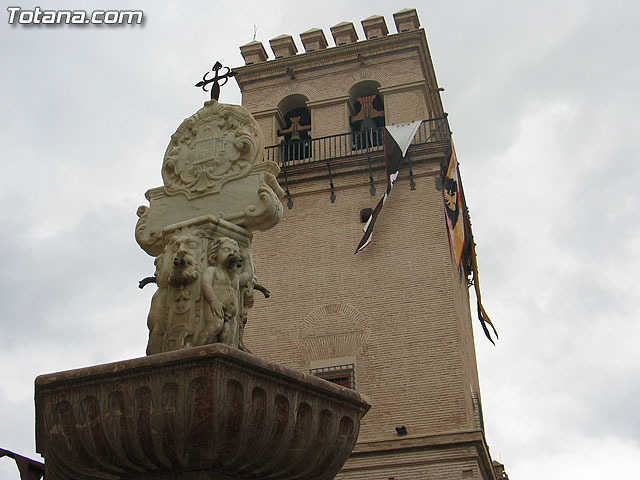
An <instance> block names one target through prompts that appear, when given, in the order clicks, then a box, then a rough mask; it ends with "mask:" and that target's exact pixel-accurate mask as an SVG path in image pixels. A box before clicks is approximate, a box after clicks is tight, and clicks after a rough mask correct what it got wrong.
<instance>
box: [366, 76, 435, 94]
mask: <svg viewBox="0 0 640 480" xmlns="http://www.w3.org/2000/svg"><path fill="white" fill-rule="evenodd" d="M416 88H422V89H423V90H424V91H425V92H426V90H427V82H426V81H425V80H418V81H417V82H410V83H402V84H400V85H391V86H389V87H380V88H379V89H378V90H379V91H380V93H382V94H383V95H384V94H385V93H391V92H402V91H405V90H414V89H416Z"/></svg>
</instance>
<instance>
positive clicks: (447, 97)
mask: <svg viewBox="0 0 640 480" xmlns="http://www.w3.org/2000/svg"><path fill="white" fill-rule="evenodd" d="M3 5H4V7H5V8H4V9H3V12H4V13H3V12H0V18H1V16H2V15H5V17H4V20H0V25H1V26H0V52H1V55H2V64H1V65H2V66H1V67H0V68H1V74H0V118H1V121H2V123H1V128H0V162H1V170H0V202H1V203H0V205H1V208H0V228H1V231H2V235H1V236H0V252H1V253H0V265H1V266H2V268H1V270H0V332H1V333H0V367H1V368H0V372H1V373H0V448H6V449H9V450H13V451H16V452H18V453H20V454H22V455H25V456H29V457H32V458H39V457H38V456H37V454H36V453H35V445H34V406H33V381H34V379H35V377H36V376H37V375H39V374H42V373H50V372H54V371H60V370H67V369H70V368H77V367H83V366H89V365H94V364H97V363H104V362H110V361H116V360H122V359H127V358H133V357H138V356H141V355H143V354H144V349H145V346H146V341H147V328H146V315H147V311H148V307H149V301H150V297H151V295H152V294H153V291H154V289H153V288H151V287H147V288H146V289H144V290H143V291H140V290H139V289H138V288H137V282H138V280H139V279H141V278H142V277H145V276H147V275H150V274H152V273H153V261H152V258H151V257H149V256H148V255H146V254H145V253H144V252H143V251H142V250H141V249H140V248H139V247H138V245H137V244H136V242H135V240H134V235H133V232H134V225H135V222H136V220H137V217H136V214H135V212H136V209H137V207H138V206H139V205H143V204H146V200H145V198H144V196H143V195H144V192H145V191H146V190H147V189H149V188H151V187H156V186H159V185H161V184H162V181H161V177H160V167H161V163H162V157H163V154H164V151H165V149H166V146H167V144H168V142H169V138H170V135H171V134H172V133H173V132H174V131H175V129H176V128H177V126H178V125H179V124H180V122H181V121H182V120H183V119H184V118H186V117H188V116H190V115H191V114H193V113H194V112H195V111H196V110H198V109H199V108H200V107H201V105H202V102H203V101H204V100H205V99H206V97H205V96H204V94H203V93H202V92H201V91H200V90H198V89H196V88H194V87H193V85H194V84H195V82H197V81H198V80H200V79H201V78H202V75H203V73H204V72H205V71H206V70H207V69H209V68H210V67H211V65H212V64H213V62H214V61H215V60H220V61H222V62H223V63H224V64H225V65H231V66H238V65H242V64H243V60H242V57H241V56H240V52H239V49H238V47H239V46H240V45H242V44H245V43H247V42H249V41H251V40H252V37H253V29H254V24H255V25H256V27H257V37H256V38H257V40H260V41H262V42H263V43H264V44H265V46H266V48H267V50H268V51H269V54H270V56H271V57H272V56H273V55H272V53H271V52H270V50H269V48H268V40H269V39H271V38H274V37H276V36H278V35H280V34H282V33H288V34H291V35H293V36H294V39H295V40H296V43H297V44H298V49H299V50H301V51H302V50H303V49H302V46H301V43H300V39H299V37H298V34H299V33H301V32H303V31H305V30H308V29H309V28H312V27H319V28H323V29H324V31H325V35H326V36H327V39H328V40H329V42H330V44H332V43H333V42H332V40H331V35H330V31H329V28H330V27H331V26H333V25H335V24H337V23H339V22H342V21H350V22H353V23H354V24H355V25H356V30H357V31H358V32H359V35H360V38H363V37H364V35H363V33H362V27H361V25H360V21H361V20H362V19H364V18H366V17H369V16H370V15H373V14H380V15H384V16H385V18H386V21H387V25H388V26H389V29H390V30H391V32H392V33H395V25H394V23H393V17H392V14H393V13H394V12H396V11H398V10H400V9H402V8H406V7H415V8H417V10H418V15H419V17H420V21H421V25H422V27H424V28H425V30H426V32H427V39H428V41H429V45H430V49H431V54H432V57H433V62H434V66H435V70H436V75H437V78H438V81H439V84H440V85H441V86H442V87H444V88H445V91H444V92H443V94H442V95H443V103H444V107H445V110H446V111H447V112H448V113H449V115H450V117H449V118H450V123H451V128H452V130H453V132H454V137H455V141H456V149H457V152H458V157H459V161H460V169H461V173H462V178H463V181H464V186H465V193H466V196H467V200H468V204H469V209H470V212H471V216H472V221H473V228H474V233H475V239H476V243H477V244H478V246H477V251H478V257H479V267H480V278H481V283H482V291H483V300H484V304H485V308H486V309H487V311H488V313H489V315H490V316H491V318H492V320H493V322H494V324H495V325H496V327H497V329H498V331H499V333H500V340H499V341H498V343H497V346H496V347H493V346H492V345H491V344H490V343H489V342H488V341H486V340H485V339H484V338H483V335H482V332H481V331H480V330H479V329H478V328H477V327H478V325H477V320H476V319H475V318H474V329H475V336H476V349H477V355H478V368H479V375H480V382H481V388H482V399H483V408H484V416H485V424H486V436H487V441H488V443H489V446H490V448H491V453H492V455H493V458H494V459H496V460H499V461H501V462H503V463H504V464H505V465H506V468H507V472H508V473H509V475H510V477H511V479H512V480H534V479H539V478H541V477H543V476H544V478H546V479H552V480H553V479H558V480H566V479H567V478H580V479H581V480H591V479H594V480H595V479H598V480H600V479H602V478H620V477H622V476H624V478H637V477H638V475H639V474H640V463H639V462H638V459H639V458H640V413H638V412H639V411H640V408H639V407H640V400H639V399H640V321H639V320H640V318H639V317H640V315H639V308H638V303H639V302H638V300H639V298H640V295H638V286H637V284H636V281H635V276H636V275H637V274H636V272H637V271H639V270H640V261H639V260H638V259H639V258H640V214H639V213H638V210H639V206H640V205H639V194H638V190H639V188H638V185H640V168H639V167H638V159H637V139H638V137H639V134H638V129H639V128H640V95H639V94H638V89H639V88H640V68H639V66H638V59H639V58H640V40H639V35H638V28H639V25H640V2H637V1H632V0H628V1H621V0H620V1H616V0H613V1H611V0H610V1H608V2H604V1H589V0H579V1H569V0H557V1H547V0H537V1H535V2H534V1H518V2H515V1H493V0H485V1H483V2H479V1H451V0H449V1H437V0H432V1H429V2H426V1H420V2H418V3H414V4H407V3H404V2H397V1H395V0H390V1H367V2H353V1H352V2H348V3H347V2H335V3H334V2H326V1H325V2H315V1H311V2H297V3H296V2H291V1H287V2H284V1H283V2H270V1H244V2H237V1H218V0H216V1H206V2H183V3H178V2H172V3H169V2H160V1H155V2H118V1H112V2H108V4H107V3H104V2H94V3H91V4H89V3H87V2H82V1H80V0H75V1H73V2H68V1H62V0H61V1H45V0H40V1H39V2H37V3H33V2H10V3H6V2H5V3H4V4H3ZM9 5H18V6H20V7H21V8H23V9H29V8H33V7H34V6H35V5H39V6H40V7H42V8H55V9H62V8H68V9H79V8H90V9H99V8H101V7H102V8H110V9H125V8H139V9H142V10H143V11H144V25H143V26H133V27H132V26H126V27H118V28H107V27H102V28H100V27H97V26H87V27H81V28H77V27H76V28H74V27H70V26H61V27H55V28H54V27H42V26H40V27H23V26H19V25H15V26H11V25H9V24H8V21H7V20H8V16H9V14H8V12H7V11H6V6H9ZM220 100H221V101H223V102H228V103H240V92H239V89H238V87H237V85H236V84H235V82H234V83H233V85H231V86H229V87H227V88H223V92H222V95H221V99H220ZM285 214H286V211H285ZM634 474H635V476H634ZM17 478H18V475H17V469H16V468H15V466H14V464H12V463H11V462H9V460H8V459H6V458H5V459H1V460H0V480H5V479H7V480H9V479H17Z"/></svg>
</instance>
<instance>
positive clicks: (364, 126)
mask: <svg viewBox="0 0 640 480" xmlns="http://www.w3.org/2000/svg"><path fill="white" fill-rule="evenodd" d="M375 128H376V122H375V120H374V119H373V118H371V117H365V118H364V119H363V120H362V123H361V124H360V131H361V132H366V131H368V130H374V129H375Z"/></svg>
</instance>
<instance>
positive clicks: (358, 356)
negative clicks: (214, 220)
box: [236, 12, 495, 480]
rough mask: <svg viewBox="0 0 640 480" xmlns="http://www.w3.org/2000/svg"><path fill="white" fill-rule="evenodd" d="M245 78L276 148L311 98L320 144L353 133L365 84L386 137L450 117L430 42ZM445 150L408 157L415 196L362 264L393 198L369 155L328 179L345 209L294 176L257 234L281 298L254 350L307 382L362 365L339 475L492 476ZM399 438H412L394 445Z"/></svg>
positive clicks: (259, 312) (399, 39)
mask: <svg viewBox="0 0 640 480" xmlns="http://www.w3.org/2000/svg"><path fill="white" fill-rule="evenodd" d="M403 15H404V16H405V17H406V15H407V13H406V12H404V13H403ZM408 15H409V16H410V15H411V13H410V12H409V14H408ZM416 21H417V17H416ZM287 68H288V69H289V74H287V73H285V72H286V69H287ZM291 72H293V78H292V76H291ZM236 78H237V79H238V83H239V84H240V86H241V89H242V93H243V105H244V106H245V107H246V108H248V109H249V110H250V111H251V112H252V113H256V112H260V113H259V115H260V116H259V119H258V121H259V123H260V126H261V128H263V129H264V133H265V137H266V138H265V145H274V144H277V143H278V142H279V139H278V138H277V137H276V136H275V131H276V130H277V129H278V128H282V124H280V125H278V121H281V120H278V119H279V118H280V119H281V118H282V116H283V115H285V114H286V113H287V112H279V111H278V109H277V107H278V105H280V104H281V102H282V101H283V100H284V99H285V98H287V96H289V95H294V94H298V95H304V96H305V97H306V98H307V106H308V107H309V109H310V112H311V118H312V131H311V136H312V138H319V137H322V136H326V135H333V134H340V133H345V132H348V131H349V123H348V118H349V115H351V114H353V113H354V111H353V102H352V99H351V98H350V92H351V91H352V88H353V87H354V86H355V85H357V84H358V83H361V82H363V81H374V82H375V83H376V84H377V85H378V86H379V90H378V91H379V93H380V94H381V96H382V98H383V101H384V110H385V120H386V124H394V123H400V122H406V121H412V120H417V119H420V120H422V119H427V118H436V117H440V116H442V115H443V110H442V104H441V101H440V97H439V92H438V87H437V82H436V79H435V74H434V73H433V67H432V65H431V59H430V55H429V51H428V47H427V43H426V37H425V34H424V31H423V30H421V29H418V30H412V31H409V32H405V33H399V34H395V35H389V36H383V37H381V38H375V39H371V40H366V41H359V42H356V43H353V44H348V45H344V46H339V47H330V48H327V49H323V50H320V51H315V52H311V53H305V54H298V55H293V56H291V57H287V58H283V59H276V60H270V61H266V62H262V63H258V64H256V65H247V66H245V67H240V68H239V69H238V75H237V77H236ZM448 148H449V147H448V146H447V145H440V146H437V147H436V148H432V149H430V150H429V149H423V150H420V149H417V148H414V147H412V149H411V150H410V153H411V155H412V166H413V173H414V178H415V182H416V189H415V190H411V189H410V187H409V179H408V171H407V168H406V166H405V167H404V168H403V169H402V171H401V175H400V178H399V181H398V183H397V184H396V186H395V187H394V189H393V191H392V194H391V196H390V197H389V200H388V201H387V203H386V204H385V206H384V208H383V210H382V213H381V214H380V216H379V218H378V221H377V223H376V227H375V231H374V236H373V241H372V243H371V244H370V245H369V246H368V247H367V248H366V249H365V250H364V251H362V252H361V253H359V254H357V255H354V250H355V247H356V245H357V244H358V242H359V240H360V238H361V236H362V227H363V224H362V223H361V222H360V210H361V209H363V208H374V207H375V205H376V203H377V201H378V199H379V198H380V196H381V195H382V193H383V192H384V188H385V177H384V170H383V168H381V166H380V165H379V164H378V168H377V169H375V171H374V179H375V186H376V188H377V193H376V195H375V196H371V194H370V192H369V184H368V180H369V178H368V170H367V168H366V157H362V158H360V159H359V160H358V159H355V160H353V161H352V162H351V163H350V166H349V167H348V168H347V167H345V168H343V169H342V170H341V169H340V168H339V167H332V168H333V169H334V174H335V176H334V179H333V182H334V184H335V195H336V199H335V203H331V202H330V199H329V196H330V189H329V180H328V178H327V174H326V173H327V172H326V167H323V166H318V165H309V166H306V167H305V166H302V167H297V168H296V169H289V170H288V181H289V186H290V191H291V193H292V196H293V202H294V206H293V208H292V209H290V210H289V209H287V207H286V199H285V200H284V203H285V205H284V211H285V215H284V217H283V219H282V221H281V223H280V224H279V225H278V226H277V227H276V228H274V229H272V230H270V231H268V232H264V233H260V232H258V233H256V234H255V237H254V242H253V251H254V260H255V263H256V267H257V275H258V278H259V281H260V283H261V284H263V285H265V286H266V287H267V288H268V289H269V290H270V291H271V293H272V297H271V298H269V299H264V298H262V297H259V298H258V297H256V302H255V306H254V308H253V310H252V312H251V314H250V318H249V323H248V324H247V327H246V331H245V344H246V345H247V346H248V347H249V348H250V349H251V350H252V351H253V352H254V353H255V354H257V355H259V356H262V357H264V358H266V359H268V360H272V361H276V362H279V363H281V364H283V365H285V366H288V367H292V368H296V369H300V370H304V371H308V370H309V368H310V366H311V365H312V364H317V363H318V362H323V364H327V363H328V364H330V363H331V361H332V359H341V358H354V359H355V380H356V388H357V390H358V391H359V392H360V393H363V394H365V395H366V396H368V398H369V399H370V400H371V405H372V407H371V410H370V411H369V413H368V414H367V415H366V417H365V418H364V420H363V422H362V427H361V431H360V437H359V439H358V444H357V446H356V449H355V450H354V453H353V454H352V457H351V459H350V460H349V461H348V462H347V464H346V466H345V468H344V469H343V470H342V472H341V473H340V474H339V475H338V477H336V478H340V479H373V478H380V479H384V480H388V479H391V478H394V479H396V480H399V479H416V478H429V479H449V478H450V479H454V478H455V479H461V478H471V479H485V478H490V479H494V478H495V474H494V472H493V469H492V467H491V459H490V457H489V454H488V450H487V447H486V443H485V441H484V435H483V433H482V430H481V424H480V412H479V411H478V408H477V404H475V403H474V400H473V396H474V395H475V396H476V397H478V396H479V385H478V376H477V366H476V359H475V349H474V343H473V333H472V328H471V314H470V308H469V294H468V288H467V279H466V277H465V276H464V275H460V274H459V273H458V271H457V270H456V268H455V265H453V261H452V259H451V253H450V249H449V243H448V238H447V231H446V223H445V217H444V215H445V214H444V206H443V198H442V192H441V190H439V189H438V188H437V182H436V180H437V178H438V177H439V176H440V174H441V169H442V167H443V165H444V163H445V162H446V161H447V160H448V155H449V150H448ZM358 161H359V162H360V164H359V165H357V163H358ZM323 168H324V169H325V170H323ZM281 177H282V176H281ZM280 181H281V183H282V178H280ZM401 425H404V426H406V428H407V432H408V433H407V435H406V436H399V435H398V434H397V433H396V430H395V427H398V426H401Z"/></svg>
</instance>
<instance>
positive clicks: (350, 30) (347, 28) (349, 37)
mask: <svg viewBox="0 0 640 480" xmlns="http://www.w3.org/2000/svg"><path fill="white" fill-rule="evenodd" d="M331 35H333V40H334V41H335V42H336V47H339V46H340V45H347V44H349V43H355V42H357V41H358V34H357V33H356V29H355V27H354V26H353V23H351V22H342V23H339V24H337V25H334V26H333V27H331Z"/></svg>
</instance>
